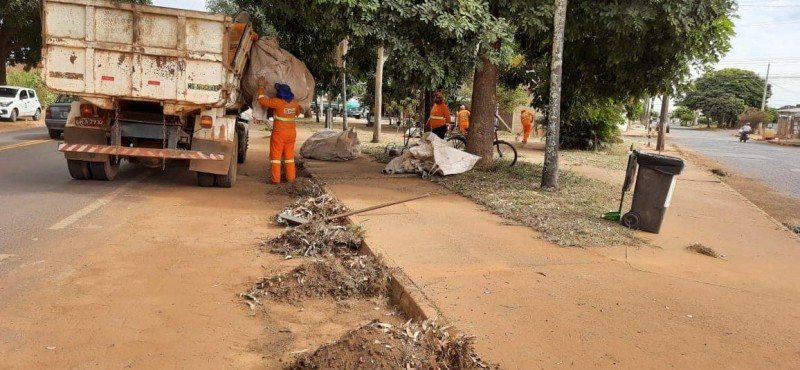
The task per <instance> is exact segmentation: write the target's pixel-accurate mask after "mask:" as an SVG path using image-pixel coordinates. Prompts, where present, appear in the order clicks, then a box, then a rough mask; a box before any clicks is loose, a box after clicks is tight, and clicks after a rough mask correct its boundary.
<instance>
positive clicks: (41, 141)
mask: <svg viewBox="0 0 800 370" xmlns="http://www.w3.org/2000/svg"><path fill="white" fill-rule="evenodd" d="M47 142H50V140H49V139H41V140H29V141H23V142H21V143H16V144H9V145H4V146H0V151H3V150H8V149H14V148H21V147H23V146H29V145H36V144H41V143H47Z"/></svg>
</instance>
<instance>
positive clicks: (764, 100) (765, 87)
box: [761, 64, 769, 112]
mask: <svg viewBox="0 0 800 370" xmlns="http://www.w3.org/2000/svg"><path fill="white" fill-rule="evenodd" d="M767 86H769V64H767V78H766V79H764V97H762V98H761V111H762V112H763V111H764V108H765V107H766V105H767Z"/></svg>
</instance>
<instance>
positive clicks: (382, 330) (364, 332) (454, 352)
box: [290, 320, 497, 369]
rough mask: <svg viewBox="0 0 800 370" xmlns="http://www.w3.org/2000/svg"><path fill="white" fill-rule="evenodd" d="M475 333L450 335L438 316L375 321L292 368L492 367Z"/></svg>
mask: <svg viewBox="0 0 800 370" xmlns="http://www.w3.org/2000/svg"><path fill="white" fill-rule="evenodd" d="M472 342H473V337H468V336H464V335H461V334H457V335H451V334H450V332H449V331H448V327H440V326H439V324H438V322H437V320H428V321H424V322H421V323H415V322H412V321H411V320H409V321H408V322H406V323H405V325H403V326H402V327H394V326H392V325H390V324H385V323H381V322H377V321H375V322H372V323H370V324H367V325H364V326H362V327H360V328H358V329H355V330H353V331H351V332H349V333H347V334H345V335H344V336H343V337H342V338H341V339H339V340H338V341H336V342H334V343H329V344H326V345H323V346H322V347H320V348H319V349H317V350H316V351H315V352H314V353H311V354H308V355H304V356H301V357H299V358H298V359H297V361H296V362H295V363H294V365H292V366H291V367H290V369H355V368H367V369H489V368H497V367H496V366H492V365H489V364H487V363H485V362H483V361H481V359H480V357H478V356H477V355H476V354H475V352H474V349H473V344H472Z"/></svg>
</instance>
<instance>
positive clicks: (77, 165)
mask: <svg viewBox="0 0 800 370" xmlns="http://www.w3.org/2000/svg"><path fill="white" fill-rule="evenodd" d="M67 168H68V169H69V175H70V176H72V178H73V179H75V180H89V179H91V178H92V172H91V171H90V170H89V162H86V161H78V160H74V159H67Z"/></svg>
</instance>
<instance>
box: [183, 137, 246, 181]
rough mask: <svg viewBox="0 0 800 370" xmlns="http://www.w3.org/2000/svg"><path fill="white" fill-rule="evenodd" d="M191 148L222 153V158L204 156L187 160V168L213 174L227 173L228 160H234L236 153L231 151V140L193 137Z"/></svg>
mask: <svg viewBox="0 0 800 370" xmlns="http://www.w3.org/2000/svg"><path fill="white" fill-rule="evenodd" d="M192 150H193V151H198V152H208V153H224V155H223V154H220V155H222V156H223V159H222V160H209V159H204V158H196V159H192V160H191V161H190V162H189V170H190V171H197V172H207V173H213V174H215V175H227V174H228V168H229V166H230V162H229V161H230V160H234V161H235V160H236V153H231V152H232V151H233V142H225V141H212V140H202V139H197V138H195V139H194V140H192Z"/></svg>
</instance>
